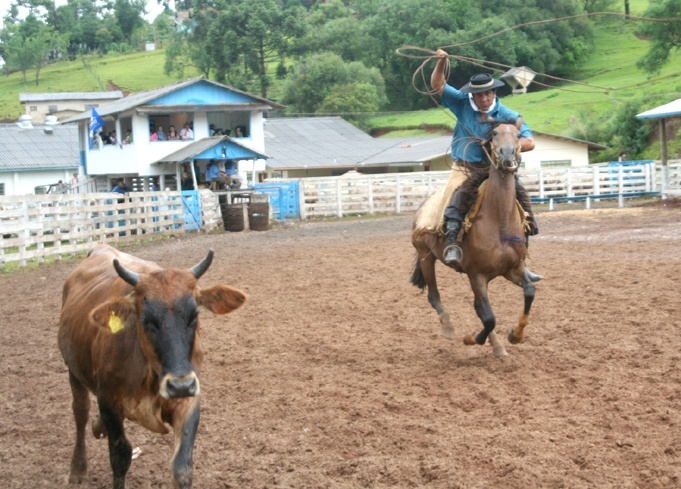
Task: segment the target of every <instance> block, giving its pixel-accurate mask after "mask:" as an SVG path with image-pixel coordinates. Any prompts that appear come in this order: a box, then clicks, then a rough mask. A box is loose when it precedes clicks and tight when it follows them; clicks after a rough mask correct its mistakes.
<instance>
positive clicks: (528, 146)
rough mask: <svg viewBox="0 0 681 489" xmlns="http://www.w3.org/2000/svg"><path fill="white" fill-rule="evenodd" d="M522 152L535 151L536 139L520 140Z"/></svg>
mask: <svg viewBox="0 0 681 489" xmlns="http://www.w3.org/2000/svg"><path fill="white" fill-rule="evenodd" d="M519 142H520V151H521V152H522V153H524V152H525V151H532V150H533V149H534V139H533V138H520V141H519Z"/></svg>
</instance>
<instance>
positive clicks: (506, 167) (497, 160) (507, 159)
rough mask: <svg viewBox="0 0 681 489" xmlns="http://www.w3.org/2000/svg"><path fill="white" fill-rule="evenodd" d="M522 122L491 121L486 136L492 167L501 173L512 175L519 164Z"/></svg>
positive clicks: (519, 120) (520, 120)
mask: <svg viewBox="0 0 681 489" xmlns="http://www.w3.org/2000/svg"><path fill="white" fill-rule="evenodd" d="M522 123H523V120H522V119H518V120H517V121H508V122H503V121H493V122H492V124H493V125H492V127H491V129H490V131H489V133H488V136H487V144H488V151H489V157H490V160H491V163H492V166H493V167H494V168H496V169H497V170H498V171H500V172H502V173H514V172H515V171H516V170H517V169H518V165H519V164H520V126H521V125H522Z"/></svg>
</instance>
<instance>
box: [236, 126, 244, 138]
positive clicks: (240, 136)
mask: <svg viewBox="0 0 681 489" xmlns="http://www.w3.org/2000/svg"><path fill="white" fill-rule="evenodd" d="M234 137H235V138H242V137H244V135H243V134H242V132H241V126H236V129H234Z"/></svg>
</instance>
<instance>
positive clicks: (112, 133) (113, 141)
mask: <svg viewBox="0 0 681 489" xmlns="http://www.w3.org/2000/svg"><path fill="white" fill-rule="evenodd" d="M117 142H118V140H117V139H116V131H109V144H116V143H117Z"/></svg>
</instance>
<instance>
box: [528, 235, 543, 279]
mask: <svg viewBox="0 0 681 489" xmlns="http://www.w3.org/2000/svg"><path fill="white" fill-rule="evenodd" d="M525 248H527V249H528V250H529V249H530V235H529V234H528V235H526V236H525ZM525 271H526V272H527V276H528V278H529V279H530V280H531V281H532V282H539V281H540V280H541V279H543V278H544V276H543V275H537V274H536V273H534V272H533V271H532V270H530V269H529V267H528V266H527V263H525Z"/></svg>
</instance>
